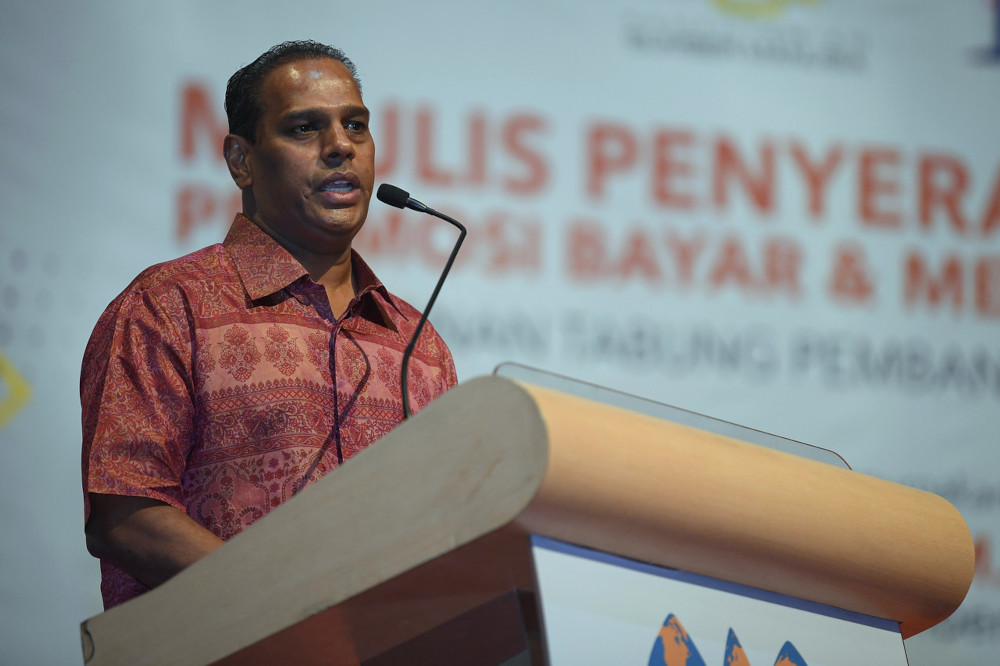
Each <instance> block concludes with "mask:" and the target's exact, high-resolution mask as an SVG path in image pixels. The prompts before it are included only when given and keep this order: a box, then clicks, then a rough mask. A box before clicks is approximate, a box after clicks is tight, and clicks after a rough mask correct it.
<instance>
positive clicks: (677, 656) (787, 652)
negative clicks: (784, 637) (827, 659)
mask: <svg viewBox="0 0 1000 666" xmlns="http://www.w3.org/2000/svg"><path fill="white" fill-rule="evenodd" d="M649 666H706V664H705V660H704V659H702V657H701V653H699V652H698V648H697V646H695V644H694V641H693V640H691V637H690V636H688V633H687V630H686V629H684V625H682V624H681V621H680V620H679V619H678V618H677V616H675V615H674V614H673V613H671V614H670V615H668V616H667V619H666V620H664V621H663V626H662V627H660V632H659V633H658V634H657V635H656V640H655V641H654V642H653V649H652V650H651V651H650V653H649ZM722 666H751V664H750V660H749V659H748V658H747V655H746V653H745V652H744V651H743V646H742V645H740V639H739V638H737V637H736V632H735V631H733V629H732V627H730V628H729V635H728V636H727V637H726V653H725V655H724V656H723V659H722ZM774 666H809V665H808V664H807V663H806V660H805V659H803V658H802V655H801V654H799V651H798V650H797V649H796V648H795V646H794V645H792V642H791V641H785V644H784V645H782V646H781V650H780V651H779V652H778V657H777V659H775V660H774Z"/></svg>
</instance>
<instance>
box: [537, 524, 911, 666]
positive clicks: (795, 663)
mask: <svg viewBox="0 0 1000 666" xmlns="http://www.w3.org/2000/svg"><path fill="white" fill-rule="evenodd" d="M532 553H533V557H534V561H535V568H536V575H537V577H538V588H539V589H538V591H539V597H540V603H541V609H542V624H543V626H544V630H545V636H546V644H547V647H548V653H549V658H550V663H551V664H552V666H563V665H567V666H569V665H573V664H583V663H592V664H649V665H650V666H653V665H654V664H655V665H656V666H685V665H690V664H706V665H709V666H715V665H718V666H723V665H724V664H734V665H741V666H749V665H751V664H753V665H757V664H766V665H770V664H782V665H783V666H816V665H819V664H822V665H823V666H856V665H857V664H881V665H882V666H906V664H907V661H906V653H905V651H904V648H903V639H902V636H901V634H900V630H899V624H898V623H896V622H892V621H888V620H882V619H879V618H873V617H870V616H867V615H861V614H859V613H852V612H849V611H844V610H840V609H836V608H832V607H830V606H824V605H822V604H817V603H813V602H807V601H802V600H799V599H794V598H791V597H786V596H783V595H779V594H774V593H771V592H766V591H762V590H758V589H755V588H751V587H746V586H743V585H736V584H733V583H727V582H725V581H720V580H717V579H713V578H708V577H706V576H699V575H694V574H689V573H685V572H682V571H677V570H673V569H665V568H662V567H657V566H653V565H648V564H642V563H639V562H635V561H632V560H628V559H625V558H622V557H618V556H614V555H609V554H605V553H600V552H598V551H593V550H589V549H585V548H580V547H578V546H573V545H570V544H566V543H564V542H561V541H555V540H552V539H547V538H544V537H537V536H536V537H533V538H532Z"/></svg>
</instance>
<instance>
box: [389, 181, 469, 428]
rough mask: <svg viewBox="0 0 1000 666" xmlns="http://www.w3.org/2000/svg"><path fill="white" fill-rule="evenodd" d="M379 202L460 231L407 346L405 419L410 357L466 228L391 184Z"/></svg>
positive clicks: (402, 383) (403, 379)
mask: <svg viewBox="0 0 1000 666" xmlns="http://www.w3.org/2000/svg"><path fill="white" fill-rule="evenodd" d="M375 196H377V197H378V200H379V201H381V202H382V203H384V204H389V205H390V206H395V207H396V208H409V209H411V210H415V211H417V212H420V213H427V214H428V215H433V216H434V217H437V218H440V219H442V220H444V221H445V222H447V223H449V224H451V225H452V226H454V227H457V228H458V230H459V232H460V233H459V234H458V241H456V242H455V247H453V248H452V250H451V255H449V257H448V261H447V262H446V263H445V265H444V270H443V271H441V277H439V278H438V281H437V285H436V286H435V287H434V291H432V292H431V298H430V300H429V301H427V307H426V308H424V312H423V314H422V315H420V321H419V322H417V328H416V330H415V331H414V332H413V337H411V338H410V344H409V345H407V347H406V351H405V352H403V370H402V376H401V377H400V388H401V389H402V394H403V419H404V420H405V419H408V418H410V392H409V389H408V387H407V374H408V373H407V368H409V366H410V356H412V355H413V350H414V349H416V348H417V339H418V338H419V337H420V332H421V331H423V330H424V324H426V323H427V316H428V315H429V314H430V312H431V308H432V307H434V301H436V300H437V296H438V292H440V291H441V285H443V284H444V279H445V278H446V277H448V271H450V270H451V265H452V264H453V263H455V257H456V256H458V250H459V248H461V247H462V241H464V240H465V234H466V231H465V227H463V226H462V225H461V223H459V222H458V220H455V219H453V218H450V217H448V216H447V215H445V214H444V213H439V212H437V211H436V210H434V209H433V208H431V207H429V206H425V205H424V204H422V203H420V202H419V201H417V200H416V199H412V198H410V193H409V192H407V191H405V190H401V189H399V188H398V187H396V186H395V185H390V184H389V183H382V184H381V185H379V187H378V193H377V194H376V195H375Z"/></svg>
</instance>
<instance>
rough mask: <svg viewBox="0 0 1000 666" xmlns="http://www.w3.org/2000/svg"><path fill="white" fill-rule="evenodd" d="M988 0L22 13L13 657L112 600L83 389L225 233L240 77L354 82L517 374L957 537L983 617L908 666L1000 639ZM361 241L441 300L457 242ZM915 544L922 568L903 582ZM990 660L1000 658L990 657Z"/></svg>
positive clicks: (464, 334)
mask: <svg viewBox="0 0 1000 666" xmlns="http://www.w3.org/2000/svg"><path fill="white" fill-rule="evenodd" d="M994 5H995V3H994V2H992V0H957V1H956V2H951V3H940V2H931V1H930V0H869V1H865V2H862V1H860V0H839V1H838V0H822V1H820V0H814V1H809V0H798V1H795V0H659V1H657V2H653V1H652V0H649V1H646V0H625V1H624V2H622V3H617V4H609V3H596V2H588V3H582V2H566V1H556V0H548V1H545V0H535V1H533V2H526V1H524V0H507V1H506V2H503V3H490V4H486V3H482V4H473V3H458V2H444V1H436V2H435V1H428V2H422V3H408V2H401V1H393V2H388V1H386V2H372V3H364V4H362V5H345V6H343V7H340V6H339V5H337V4H335V3H330V2H314V1H303V2H300V3H296V4H295V5H294V6H292V5H287V6H282V7H281V8H280V9H279V8H278V5H277V3H262V2H230V1H227V2H213V3H200V2H194V1H193V0H188V1H182V2H173V3H136V2H128V3H126V2H117V3H115V2H104V3H88V5H87V6H83V5H79V4H77V3H69V2H36V3H10V2H8V3H4V6H3V17H4V18H3V20H2V21H0V56H2V57H0V83H2V86H3V88H2V93H0V121H2V126H3V128H4V131H3V135H2V139H0V159H2V162H0V461H2V462H0V481H2V482H0V526H2V528H3V533H4V539H3V545H2V546H0V569H2V571H3V577H2V579H0V581H2V583H0V584H2V587H0V646H2V647H0V661H2V663H5V664H6V663H11V664H22V663H32V664H34V663H52V664H56V663H73V662H74V661H75V660H77V659H78V655H79V647H78V630H77V624H78V622H79V621H80V620H81V619H83V618H85V617H87V616H90V615H92V614H95V613H97V612H99V610H100V595H99V591H98V578H99V575H98V570H97V565H96V562H95V561H94V560H92V559H91V558H90V557H89V556H88V555H87V553H86V549H85V546H84V539H83V532H82V504H81V497H80V495H81V490H80V480H79V474H80V472H79V445H80V425H79V398H78V382H79V367H80V360H81V358H82V354H83V349H84V345H85V344H86V340H87V337H88V335H89V333H90V331H91V329H92V327H93V325H94V323H95V322H96V320H97V318H98V316H99V315H100V313H101V311H102V310H103V308H104V306H105V305H106V304H107V303H108V302H109V301H110V300H111V299H112V298H113V297H114V296H115V295H116V294H117V293H118V292H119V291H120V290H121V289H122V288H124V286H125V285H126V284H127V283H128V282H129V281H130V280H131V279H132V277H134V276H135V274H137V273H138V272H139V271H140V270H142V269H143V268H144V267H146V266H147V265H149V264H151V263H155V262H157V261H161V260H165V259H169V258H172V257H175V256H179V255H180V254H184V253H187V252H189V251H192V250H194V249H197V248H198V247H201V246H203V245H206V244H209V243H213V242H217V241H219V240H221V239H222V238H223V237H224V235H225V231H226V228H227V225H228V222H229V221H230V219H231V211H232V206H233V205H234V191H235V189H234V186H233V185H232V184H231V182H230V180H229V177H228V174H227V173H226V171H225V168H224V165H223V164H222V161H221V158H220V157H219V152H220V149H219V144H220V138H221V135H222V134H223V133H224V132H225V115H224V113H223V111H222V93H223V90H224V87H225V82H226V80H227V78H228V76H229V75H230V74H231V73H232V72H233V71H235V70H236V69H237V68H239V67H240V66H242V65H243V64H246V63H247V62H249V61H250V60H252V59H253V58H255V57H256V56H257V55H258V54H259V53H260V52H262V51H263V50H265V49H266V48H267V47H269V46H271V45H272V44H274V43H277V42H279V41H283V40H285V39H300V38H313V39H317V40H320V41H325V42H328V43H333V44H335V45H337V46H339V47H341V48H343V49H344V50H345V51H346V52H347V53H348V54H349V55H350V56H351V57H352V58H353V59H354V60H355V62H356V63H357V64H358V66H359V69H360V73H361V76H362V79H363V83H364V90H365V99H366V102H367V103H368V105H369V106H370V107H371V108H372V109H373V112H374V117H373V131H374V133H375V138H376V144H377V146H378V154H379V162H378V167H379V180H380V181H389V182H393V183H395V184H397V185H399V186H401V187H403V188H404V189H408V190H410V191H411V192H412V193H413V195H414V196H415V197H416V198H418V199H420V200H422V201H424V202H425V203H427V204H429V205H431V206H434V207H435V208H438V209H440V210H444V211H446V212H450V213H452V214H454V215H455V216H456V217H459V218H460V219H462V220H463V221H464V222H466V223H467V224H468V226H469V227H470V236H469V239H468V241H467V247H466V249H465V250H464V252H463V255H462V257H461V261H460V263H459V265H458V266H457V267H456V269H455V271H454V272H453V275H452V278H451V280H450V282H449V284H448V285H446V287H445V290H444V292H443V294H442V296H441V298H440V300H439V302H438V305H437V306H436V309H435V316H434V317H432V320H433V321H434V322H435V324H436V326H437V327H438V328H439V329H440V330H441V332H442V334H443V335H444V336H445V339H446V340H447V341H448V342H449V343H450V345H451V347H452V350H453V352H454V354H455V357H456V362H457V365H458V370H459V375H460V378H463V379H468V378H470V377H472V376H475V375H478V374H483V373H487V372H489V371H491V370H492V368H493V366H494V365H495V364H496V363H498V362H500V361H503V360H515V361H520V362H522V363H527V364H532V365H536V366H539V367H542V368H545V369H548V370H552V371H555V372H560V373H563V374H567V375H571V376H575V377H580V378H583V379H586V380H589V381H593V382H597V383H601V384H606V385H610V386H613V387H617V388H621V389H624V390H627V391H630V392H633V393H638V394H641V395H645V396H648V397H652V398H655V399H657V400H660V401H663V402H667V403H671V404H674V405H677V406H679V407H684V408H687V409H690V410H694V411H699V412H703V413H706V414H709V415H712V416H716V417H719V418H723V419H726V420H730V421H735V422H737V423H741V424H744V425H747V426H750V427H753V428H757V429H761V430H765V431H770V432H773V433H775V434H779V435H784V436H786V437H790V438H793V439H798V440H802V441H806V442H809V443H813V444H817V445H820V446H824V447H827V448H831V449H834V450H836V451H838V452H840V453H841V454H842V455H843V456H844V457H845V458H846V459H847V460H848V462H850V463H851V464H852V466H853V467H854V468H855V469H859V470H861V471H864V472H868V473H872V474H876V475H879V476H882V477H885V478H889V479H892V480H897V481H903V482H906V483H909V484H912V485H917V486H919V487H923V488H927V489H930V490H933V491H935V492H937V493H939V494H942V495H944V496H945V497H947V498H948V499H949V500H951V501H952V502H953V503H954V504H955V505H956V506H957V507H958V508H959V510H960V511H961V512H962V513H963V515H964V516H965V518H966V520H967V521H968V523H969V525H970V527H971V529H972V532H973V534H974V535H975V537H976V540H977V546H978V549H977V551H978V563H977V566H978V570H977V578H976V582H975V583H974V585H973V589H972V591H971V593H970V595H969V598H968V599H967V601H966V603H965V605H964V606H963V608H962V609H961V610H960V611H959V612H958V613H957V614H956V615H955V616H954V617H953V618H952V619H951V620H949V621H947V622H946V623H944V624H943V625H942V626H940V627H938V628H936V629H934V630H931V631H930V632H927V633H926V634H924V635H921V636H918V637H916V638H914V639H912V640H910V641H908V643H907V647H908V651H909V656H910V661H911V663H912V664H939V663H988V662H989V661H990V659H991V657H993V656H994V655H995V654H996V652H997V650H998V648H1000V572H998V568H1000V559H998V556H997V554H996V552H991V549H990V545H991V544H994V543H996V542H997V540H998V538H1000V522H998V512H1000V482H998V471H1000V453H998V452H997V450H996V447H995V442H996V438H997V431H998V429H997V422H998V419H997V413H998V406H1000V338H998V335H997V332H998V326H1000V242H998V238H1000V151H998V150H997V146H998V145H1000V141H998V139H997V132H996V118H997V117H1000V86H998V83H1000V60H998V58H997V55H998V52H1000V23H998V18H997V14H998V12H997V9H996V7H995V6H994ZM421 218H422V216H419V215H418V214H416V213H405V214H402V213H394V212H392V210H391V209H388V208H386V207H384V206H380V205H378V204H376V205H375V206H373V209H372V214H371V216H370V218H369V226H368V227H367V228H366V229H365V231H364V232H363V234H362V236H361V237H360V238H359V243H358V245H359V248H361V249H362V251H363V253H364V254H365V255H366V257H367V258H368V259H369V262H370V263H371V264H372V265H373V267H374V268H375V269H376V271H377V272H378V274H379V275H380V277H382V279H383V280H384V281H385V282H386V283H387V284H388V285H389V286H390V288H391V289H393V290H394V291H396V292H397V293H399V294H400V295H401V296H403V297H404V298H406V299H408V300H410V301H411V302H413V303H414V304H415V305H416V306H418V307H423V305H424V304H425V303H426V299H427V296H428V294H429V291H430V289H431V287H432V286H433V283H434V280H435V279H436V275H437V272H438V270H439V268H440V266H441V263H442V262H443V259H444V255H445V254H446V252H447V246H448V245H449V243H450V235H451V231H450V228H449V227H447V225H442V227H436V226H433V225H434V224H435V223H434V221H433V220H431V219H430V218H427V219H421ZM905 556H906V554H905V553H900V557H905ZM993 658H995V657H993Z"/></svg>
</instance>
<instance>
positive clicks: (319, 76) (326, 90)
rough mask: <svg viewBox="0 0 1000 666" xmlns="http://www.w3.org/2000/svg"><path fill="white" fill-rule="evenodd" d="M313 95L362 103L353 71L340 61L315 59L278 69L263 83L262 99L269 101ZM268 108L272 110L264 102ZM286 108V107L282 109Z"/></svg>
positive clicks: (296, 62)
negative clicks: (352, 74)
mask: <svg viewBox="0 0 1000 666" xmlns="http://www.w3.org/2000/svg"><path fill="white" fill-rule="evenodd" d="M303 95H314V96H317V97H328V98H330V99H331V101H347V100H351V101H353V102H354V103H360V102H361V91H360V90H359V89H358V85H357V82H356V81H355V80H354V77H353V76H351V73H350V71H348V69H347V67H345V66H344V64H343V63H342V62H340V61H339V60H334V59H332V58H312V59H307V60H294V61H292V62H288V63H285V64H283V65H279V66H278V67H276V68H275V69H274V70H273V71H271V72H270V73H269V74H268V75H267V77H266V78H265V79H264V84H263V85H262V86H261V97H262V98H264V100H268V98H270V100H269V101H272V102H274V101H278V100H282V101H285V102H287V101H290V99H291V98H293V97H301V96H303ZM265 106H270V105H269V104H267V103H266V101H265ZM282 106H283V105H282Z"/></svg>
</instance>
